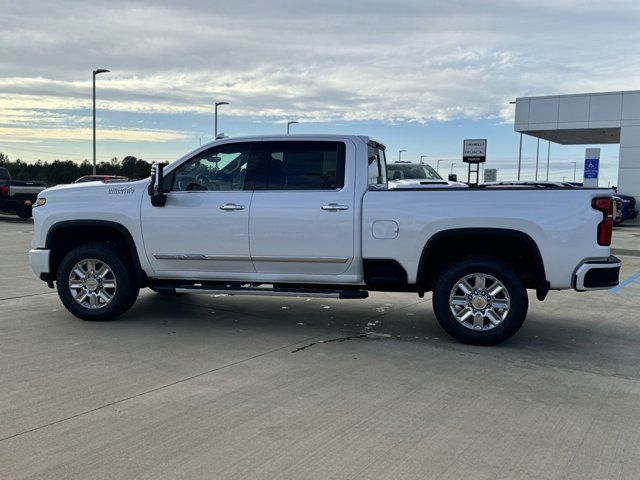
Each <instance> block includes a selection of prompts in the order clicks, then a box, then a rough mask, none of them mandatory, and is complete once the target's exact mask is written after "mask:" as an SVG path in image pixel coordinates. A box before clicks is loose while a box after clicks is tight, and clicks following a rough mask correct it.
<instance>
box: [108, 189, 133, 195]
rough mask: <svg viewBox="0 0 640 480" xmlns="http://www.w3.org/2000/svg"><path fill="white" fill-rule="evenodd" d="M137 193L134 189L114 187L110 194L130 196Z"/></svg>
mask: <svg viewBox="0 0 640 480" xmlns="http://www.w3.org/2000/svg"><path fill="white" fill-rule="evenodd" d="M135 191H136V189H135V188H133V187H114V188H110V189H109V191H108V193H109V195H129V194H131V193H134V192H135Z"/></svg>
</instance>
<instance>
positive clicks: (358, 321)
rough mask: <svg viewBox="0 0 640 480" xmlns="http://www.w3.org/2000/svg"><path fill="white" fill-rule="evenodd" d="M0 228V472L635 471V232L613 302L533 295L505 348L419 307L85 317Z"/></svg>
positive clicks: (20, 229) (214, 303)
mask: <svg viewBox="0 0 640 480" xmlns="http://www.w3.org/2000/svg"><path fill="white" fill-rule="evenodd" d="M32 231H33V224H32V222H31V221H23V220H18V219H14V218H13V217H9V216H0V479H12V480H13V479H23V478H29V479H31V478H38V479H47V480H52V479H81V480H87V479H92V480H93V479H109V480H115V479H127V480H129V479H154V480H157V479H177V478H184V479H200V478H201V479H216V480H218V479H225V480H226V479H261V480H265V479H296V480H300V479H305V480H306V479H323V480H326V479H376V480H380V479H393V480H399V479H420V480H424V479H461V478H465V479H492V480H493V479H510V480H513V479H545V480H547V479H555V478H558V479H580V480H583V479H614V478H620V479H631V478H640V228H631V227H621V228H618V229H616V231H615V233H614V248H615V250H614V253H616V254H617V255H618V256H619V257H620V258H621V259H622V260H623V270H622V275H621V277H622V279H623V280H624V281H625V282H626V283H624V284H623V285H622V286H621V287H619V288H617V289H614V290H613V291H603V292H592V293H578V292H573V291H565V292H551V293H550V294H549V297H548V299H547V300H546V301H545V302H543V303H541V302H538V301H536V300H535V298H534V296H531V304H530V310H529V316H528V318H527V320H526V322H525V324H524V326H523V328H522V330H521V331H520V332H519V333H518V334H517V335H516V336H515V337H513V338H512V339H511V340H510V341H508V342H506V343H505V344H503V345H501V346H498V347H489V348H487V347H473V346H467V345H462V344H459V343H457V342H455V341H454V340H452V339H450V338H449V337H448V336H447V335H446V334H445V333H444V332H443V331H442V330H441V329H440V328H439V326H438V325H437V323H436V321H435V317H434V314H433V311H432V309H431V302H430V295H425V298H423V299H420V298H418V296H417V295H412V294H399V293H398V294H395V293H394V294H385V293H374V294H372V295H371V296H370V298H369V299H367V300H326V299H305V298H260V297H228V296H218V295H213V296H211V295H207V296H203V295H191V294H189V295H183V296H179V297H175V298H168V297H163V296H160V295H157V294H155V293H153V292H150V291H148V290H144V291H142V292H141V295H140V298H139V300H138V302H137V303H136V305H135V306H134V307H133V308H132V310H131V311H130V312H129V313H128V314H127V315H125V316H123V317H122V318H120V319H118V320H116V321H113V322H83V321H81V320H78V319H76V318H75V317H73V316H71V315H70V314H69V313H67V311H66V310H65V309H64V308H63V306H62V305H61V303H60V301H59V300H58V297H57V294H56V293H55V291H54V290H50V289H49V288H47V286H46V285H45V284H44V283H43V282H41V281H39V280H38V279H36V278H35V277H34V276H33V274H32V273H31V271H30V269H29V267H28V264H27V259H26V252H27V250H28V248H29V243H30V240H31V235H32Z"/></svg>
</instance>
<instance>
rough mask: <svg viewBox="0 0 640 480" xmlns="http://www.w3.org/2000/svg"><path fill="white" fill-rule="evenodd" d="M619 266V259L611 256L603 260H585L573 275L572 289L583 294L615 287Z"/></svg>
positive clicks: (620, 263)
mask: <svg viewBox="0 0 640 480" xmlns="http://www.w3.org/2000/svg"><path fill="white" fill-rule="evenodd" d="M621 266H622V262H621V261H620V259H619V258H617V257H614V256H613V255H611V256H610V257H609V258H607V259H603V260H587V261H586V262H584V263H583V264H581V265H580V266H579V267H578V268H577V270H576V273H575V274H574V282H573V285H574V288H575V289H576V290H578V291H579V292H585V291H587V290H607V289H609V288H611V287H615V286H616V285H618V282H619V280H618V278H619V275H620V267H621Z"/></svg>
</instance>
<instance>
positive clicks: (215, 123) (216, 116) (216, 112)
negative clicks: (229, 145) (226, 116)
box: [213, 102, 229, 140]
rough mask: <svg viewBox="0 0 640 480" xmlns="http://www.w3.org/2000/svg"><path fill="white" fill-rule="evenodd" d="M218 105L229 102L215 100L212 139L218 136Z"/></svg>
mask: <svg viewBox="0 0 640 480" xmlns="http://www.w3.org/2000/svg"><path fill="white" fill-rule="evenodd" d="M220 105H229V102H216V109H215V110H216V111H215V113H214V121H213V125H214V126H213V139H214V140H215V139H216V138H218V107H219V106H220Z"/></svg>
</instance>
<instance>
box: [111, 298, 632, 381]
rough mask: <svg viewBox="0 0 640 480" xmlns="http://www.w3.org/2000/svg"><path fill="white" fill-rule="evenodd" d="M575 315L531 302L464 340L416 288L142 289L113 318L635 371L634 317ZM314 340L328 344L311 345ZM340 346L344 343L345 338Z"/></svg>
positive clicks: (532, 364) (620, 373)
mask: <svg viewBox="0 0 640 480" xmlns="http://www.w3.org/2000/svg"><path fill="white" fill-rule="evenodd" d="M579 315H580V313H579V312H574V314H572V313H571V312H569V313H560V314H557V315H553V316H550V315H549V314H544V313H542V312H540V313H537V312H536V311H535V310H533V311H532V312H530V314H529V317H528V319H527V321H526V322H525V324H524V326H523V328H522V329H521V330H520V332H519V333H518V334H516V335H515V336H514V337H513V338H512V339H510V340H509V341H507V342H505V343H504V344H502V345H499V346H495V347H477V346H471V345H464V344H460V343H458V342H457V341H456V340H454V339H452V338H450V337H449V336H448V335H447V334H446V333H445V332H444V331H443V330H442V329H441V328H440V326H439V325H438V323H437V321H436V319H435V316H434V314H433V310H432V309H431V302H430V299H428V298H426V297H425V299H422V300H419V299H417V297H416V296H415V295H399V294H394V295H388V294H385V295H380V296H379V297H378V296H375V295H374V296H373V298H370V299H368V300H364V301H363V300H359V301H355V300H354V301H344V300H342V301H340V300H319V299H304V298H263V297H229V296H218V297H215V296H204V295H190V294H188V295H181V296H178V297H162V296H160V295H156V294H153V293H143V294H141V298H140V299H139V300H138V302H137V304H136V305H135V306H134V308H133V309H132V310H131V311H130V312H129V313H128V314H126V315H124V316H123V317H122V318H120V319H119V320H117V322H116V323H120V322H123V323H126V324H136V325H137V326H138V327H143V328H145V329H146V328H152V329H156V328H158V327H163V328H166V329H167V332H173V333H174V334H180V333H184V334H188V335H200V336H202V335H204V336H208V335H211V336H212V338H215V337H216V336H217V335H218V334H222V333H224V335H227V336H229V335H231V338H234V339H241V338H244V340H245V341H248V342H254V341H255V342H259V341H260V338H261V337H262V336H269V337H273V336H280V335H281V336H283V338H290V337H293V336H303V337H308V338H315V337H318V338H319V339H325V340H327V339H335V340H342V339H347V338H348V339H357V340H359V341H360V340H364V341H368V340H376V341H384V342H405V343H411V344H418V345H421V346H423V347H425V348H430V349H437V350H438V351H440V352H442V353H445V352H447V353H451V352H453V353H457V354H460V355H463V359H462V361H463V363H464V358H465V357H468V358H469V361H471V362H475V361H480V362H490V363H492V364H496V365H498V366H499V365H501V364H504V365H509V364H517V365H522V366H523V367H524V368H537V367H540V368H543V367H544V368H549V367H551V368H562V369H571V370H576V371H582V372H585V371H586V372H589V373H593V374H602V375H613V376H617V377H623V378H633V379H636V378H640V371H639V370H638V368H637V365H639V364H640V350H639V349H637V345H638V343H639V342H640V325H636V326H635V327H634V328H631V329H630V328H629V325H626V324H615V323H613V324H612V323H609V324H603V323H601V322H595V321H591V322H584V321H582V322H581V321H580V318H579ZM321 343H322V342H321ZM314 345H315V344H314ZM398 345H401V344H398ZM418 345H415V346H416V347H417V346H418ZM318 348H328V347H327V346H322V345H321V346H318V345H316V346H314V349H318ZM340 348H350V347H349V346H348V342H347V343H345V345H344V346H343V347H340ZM398 348H400V349H401V350H402V349H403V348H404V349H406V354H410V352H415V350H414V348H415V347H401V346H400V347H398ZM304 350H305V349H301V351H300V352H299V353H301V352H302V351H304ZM474 358H475V360H474ZM462 366H463V364H462V365H461V367H462Z"/></svg>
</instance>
